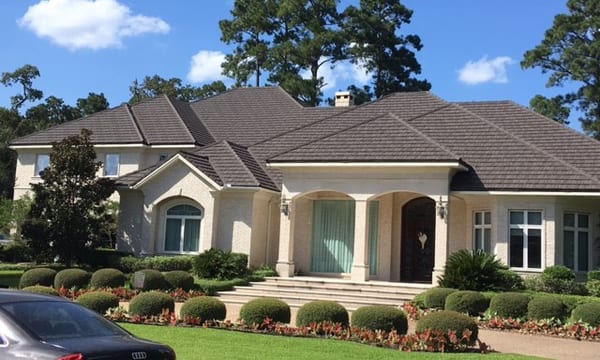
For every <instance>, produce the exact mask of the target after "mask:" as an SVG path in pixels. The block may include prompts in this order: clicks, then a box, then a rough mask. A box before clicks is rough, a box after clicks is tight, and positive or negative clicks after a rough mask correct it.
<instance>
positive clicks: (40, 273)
mask: <svg viewBox="0 0 600 360" xmlns="http://www.w3.org/2000/svg"><path fill="white" fill-rule="evenodd" d="M55 276H56V270H54V269H50V268H33V269H29V270H27V271H25V272H24V273H23V275H22V276H21V279H20V280H19V288H20V289H23V288H26V287H29V286H34V285H42V286H52V285H53V284H54V277H55Z"/></svg>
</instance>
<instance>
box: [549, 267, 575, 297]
mask: <svg viewBox="0 0 600 360" xmlns="http://www.w3.org/2000/svg"><path fill="white" fill-rule="evenodd" d="M541 278H542V284H543V291H544V292H549V293H553V294H573V293H577V285H576V284H577V283H576V281H575V273H574V272H573V271H572V270H571V269H569V268H568V267H566V266H563V265H554V266H549V267H547V268H546V269H544V272H542V275H541Z"/></svg>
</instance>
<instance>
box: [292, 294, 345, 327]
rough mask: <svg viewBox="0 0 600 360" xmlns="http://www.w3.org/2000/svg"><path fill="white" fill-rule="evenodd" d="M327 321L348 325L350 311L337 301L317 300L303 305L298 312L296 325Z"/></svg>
mask: <svg viewBox="0 0 600 360" xmlns="http://www.w3.org/2000/svg"><path fill="white" fill-rule="evenodd" d="M326 321H330V322H332V323H340V324H342V325H343V326H348V311H347V310H346V308H344V307H343V306H342V305H340V304H338V303H336V302H335V301H327V300H315V301H311V302H309V303H306V304H304V305H302V306H301V307H300V309H298V313H297V314H296V326H308V325H310V324H311V323H321V322H326Z"/></svg>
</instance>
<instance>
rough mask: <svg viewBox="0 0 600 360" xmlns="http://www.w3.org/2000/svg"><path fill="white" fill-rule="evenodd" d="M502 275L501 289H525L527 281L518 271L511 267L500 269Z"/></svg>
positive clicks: (499, 288)
mask: <svg viewBox="0 0 600 360" xmlns="http://www.w3.org/2000/svg"><path fill="white" fill-rule="evenodd" d="M498 273H499V275H500V278H501V280H500V284H499V286H498V289H496V290H499V291H516V290H523V289H525V282H524V281H523V277H522V276H521V275H519V274H517V273H516V272H514V271H512V270H509V269H500V270H499V271H498Z"/></svg>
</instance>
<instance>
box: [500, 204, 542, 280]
mask: <svg viewBox="0 0 600 360" xmlns="http://www.w3.org/2000/svg"><path fill="white" fill-rule="evenodd" d="M513 212H522V213H523V223H522V224H511V223H510V214H511V213H513ZM529 213H540V217H541V224H539V225H538V224H529V223H528V215H529ZM515 229H517V230H522V232H523V247H522V251H523V252H522V256H523V258H522V259H523V266H521V267H512V266H510V262H511V243H510V241H511V230H515ZM529 230H539V231H540V267H539V268H536V267H530V266H529ZM545 232H546V220H545V215H544V210H542V209H509V210H508V266H509V267H510V269H511V270H514V271H521V270H523V271H530V270H531V271H536V270H539V271H541V270H543V269H544V268H545V267H546V260H545V259H546V236H545V235H546V234H545Z"/></svg>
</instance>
